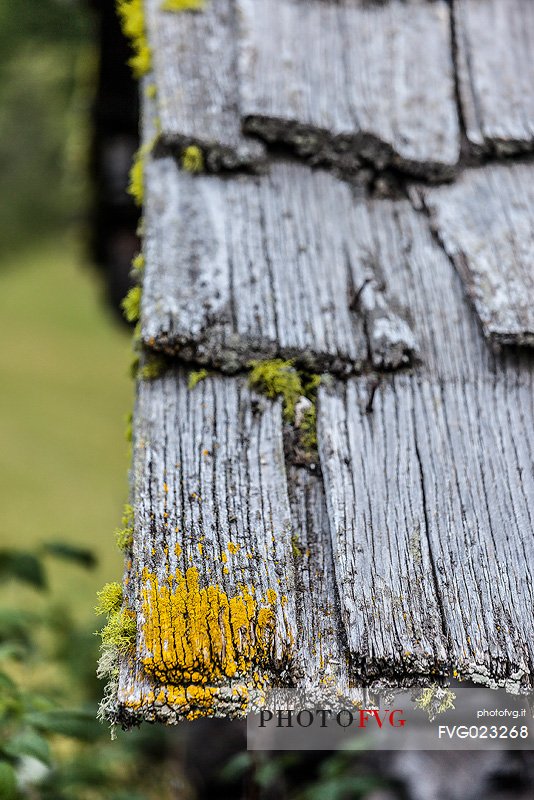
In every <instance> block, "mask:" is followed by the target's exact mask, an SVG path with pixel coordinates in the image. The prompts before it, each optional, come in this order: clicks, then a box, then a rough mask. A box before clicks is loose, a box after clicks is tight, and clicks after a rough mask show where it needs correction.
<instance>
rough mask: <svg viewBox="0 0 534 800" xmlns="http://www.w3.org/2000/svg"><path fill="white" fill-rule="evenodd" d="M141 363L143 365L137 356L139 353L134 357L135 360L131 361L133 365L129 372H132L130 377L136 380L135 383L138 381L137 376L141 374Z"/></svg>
mask: <svg viewBox="0 0 534 800" xmlns="http://www.w3.org/2000/svg"><path fill="white" fill-rule="evenodd" d="M140 363H141V359H140V358H139V356H138V355H137V353H135V354H134V356H133V358H132V361H131V363H130V370H129V372H130V377H131V378H132V380H134V381H135V380H137V376H138V374H139V364H140Z"/></svg>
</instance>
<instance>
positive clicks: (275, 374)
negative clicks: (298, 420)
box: [249, 358, 304, 422]
mask: <svg viewBox="0 0 534 800" xmlns="http://www.w3.org/2000/svg"><path fill="white" fill-rule="evenodd" d="M249 366H250V367H251V372H250V375H249V383H250V385H251V386H252V388H253V389H256V390H257V391H258V392H261V393H262V394H264V395H266V397H271V398H273V399H274V398H276V397H280V396H281V397H282V398H283V402H284V419H285V420H286V421H287V422H293V421H294V419H295V405H296V403H297V401H298V399H299V397H302V396H303V394H304V388H303V386H302V380H301V377H300V374H299V372H298V370H297V369H296V368H295V366H294V362H293V361H284V360H283V359H281V358H275V359H273V360H272V361H251V362H250V364H249Z"/></svg>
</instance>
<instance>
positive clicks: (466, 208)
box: [423, 164, 534, 345]
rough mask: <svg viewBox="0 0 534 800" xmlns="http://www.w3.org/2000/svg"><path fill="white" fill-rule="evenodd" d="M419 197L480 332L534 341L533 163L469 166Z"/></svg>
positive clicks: (499, 339) (517, 341)
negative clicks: (450, 182) (457, 275)
mask: <svg viewBox="0 0 534 800" xmlns="http://www.w3.org/2000/svg"><path fill="white" fill-rule="evenodd" d="M423 196H424V199H425V203H426V205H427V207H428V210H429V212H430V214H431V218H432V224H433V226H434V228H435V230H436V232H437V235H438V236H439V238H440V240H441V241H442V243H443V246H444V248H445V250H446V251H447V253H448V254H449V256H450V257H451V259H452V260H453V261H454V264H455V266H456V268H457V270H458V272H459V273H460V275H461V276H462V278H463V280H464V283H465V287H466V291H467V293H468V295H469V297H470V298H471V300H472V302H473V304H474V306H475V309H476V311H477V314H478V316H479V318H480V321H481V323H482V327H483V330H484V333H485V335H486V336H487V337H488V338H489V339H491V340H492V341H494V342H497V343H500V344H518V345H534V235H533V232H534V167H533V166H532V165H531V164H510V165H507V166H504V165H488V166H486V167H484V168H481V169H472V170H468V171H466V172H464V173H463V174H462V175H461V177H460V178H459V179H458V181H457V182H456V183H455V184H453V185H452V186H450V187H447V188H439V189H438V188H436V189H435V190H434V189H432V190H429V191H426V190H425V191H424V192H423Z"/></svg>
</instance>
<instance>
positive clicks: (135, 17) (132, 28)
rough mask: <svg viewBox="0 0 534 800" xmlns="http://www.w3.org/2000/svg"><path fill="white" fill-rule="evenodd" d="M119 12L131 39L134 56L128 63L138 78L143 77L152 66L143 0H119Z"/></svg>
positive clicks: (125, 30)
mask: <svg viewBox="0 0 534 800" xmlns="http://www.w3.org/2000/svg"><path fill="white" fill-rule="evenodd" d="M117 13H118V15H119V19H120V21H121V27H122V30H123V33H124V35H125V36H127V37H128V39H129V40H130V44H131V47H132V50H133V56H132V57H131V58H130V59H129V61H128V63H129V65H130V67H131V68H132V71H133V74H134V75H135V77H136V78H142V77H143V75H146V74H147V72H150V69H151V67H152V52H151V50H150V47H149V45H148V41H147V37H146V27H145V13H144V5H143V0H117Z"/></svg>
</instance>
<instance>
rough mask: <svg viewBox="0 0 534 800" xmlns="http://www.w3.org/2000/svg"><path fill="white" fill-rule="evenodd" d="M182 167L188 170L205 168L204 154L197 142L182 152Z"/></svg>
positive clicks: (198, 170) (194, 170) (195, 170)
mask: <svg viewBox="0 0 534 800" xmlns="http://www.w3.org/2000/svg"><path fill="white" fill-rule="evenodd" d="M182 168H183V169H185V171H186V172H202V171H203V170H204V156H203V155H202V150H201V149H200V147H197V145H196V144H191V145H189V147H186V148H185V150H184V151H183V153H182Z"/></svg>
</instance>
